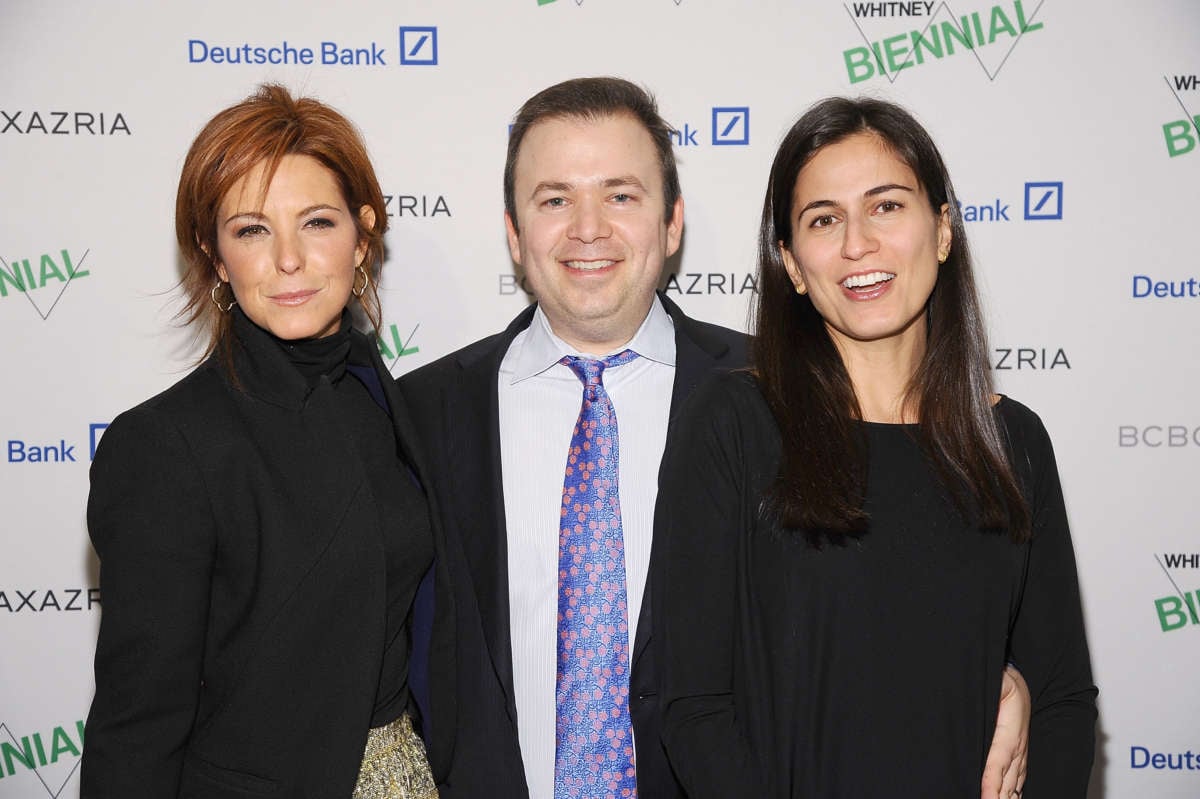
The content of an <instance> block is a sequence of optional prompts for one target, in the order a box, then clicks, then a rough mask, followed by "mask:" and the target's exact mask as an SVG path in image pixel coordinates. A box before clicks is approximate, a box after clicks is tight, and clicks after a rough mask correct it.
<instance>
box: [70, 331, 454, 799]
mask: <svg viewBox="0 0 1200 799" xmlns="http://www.w3.org/2000/svg"><path fill="white" fill-rule="evenodd" d="M241 321H243V322H244V320H241ZM241 327H243V326H239V331H241ZM244 327H247V328H249V332H246V331H241V332H240V333H239V335H241V336H242V339H243V340H244V342H245V346H244V347H238V346H235V348H234V363H235V369H236V374H237V377H238V379H239V381H240V384H241V385H240V387H239V386H235V385H234V384H232V383H231V381H230V379H229V377H228V376H227V374H226V371H225V370H224V369H223V368H222V366H221V365H220V363H219V362H218V360H217V359H215V358H213V359H210V360H208V361H207V362H205V363H204V364H203V365H202V366H200V367H199V368H198V369H196V371H194V372H193V373H192V374H190V375H188V376H187V377H186V378H184V379H183V380H181V381H180V382H179V383H177V384H175V385H174V386H173V387H172V388H170V389H168V390H167V391H165V392H164V393H162V394H160V395H158V396H157V397H154V398H153V399H150V400H148V401H146V402H144V403H142V404H141V405H139V406H137V407H136V408H134V409H132V410H130V411H127V412H126V413H123V414H121V415H120V416H119V417H117V419H116V420H115V421H114V422H113V423H112V425H111V426H110V427H109V428H108V430H107V431H106V432H105V435H104V438H103V440H102V442H101V444H100V447H99V449H98V451H97V453H96V459H95V462H94V463H93V465H92V470H91V476H92V490H91V495H90V497H89V500H88V527H89V532H90V534H91V537H92V541H93V543H94V545H95V548H96V552H97V553H98V554H99V556H100V590H101V596H102V597H103V603H104V606H103V614H102V618H101V624H100V637H99V641H98V643H97V648H96V696H95V700H94V701H93V703H92V708H91V712H90V714H89V716H88V722H87V728H86V734H85V747H84V752H83V766H82V779H81V782H82V788H81V796H82V797H83V799H98V798H99V797H112V798H113V799H129V797H139V799H167V798H168V797H170V798H171V799H174V798H175V797H180V798H181V799H184V798H187V797H196V798H197V799H199V798H200V797H203V799H235V797H237V798H242V797H254V796H278V797H281V798H282V797H287V799H295V798H296V797H313V798H314V799H328V797H349V796H350V794H351V792H352V790H353V788H354V782H355V779H356V776H357V773H358V767H359V764H360V763H361V760H362V755H363V747H364V745H365V743H366V737H367V730H368V727H369V726H370V721H371V715H372V710H373V707H374V702H375V698H376V690H377V688H378V686H379V682H380V666H381V663H382V660H383V652H384V648H385V643H386V642H385V640H384V639H385V634H384V632H385V613H386V609H385V604H386V602H385V598H386V574H385V564H384V553H383V544H382V537H383V535H384V532H385V530H386V529H388V527H387V523H394V520H385V519H381V518H380V517H379V513H378V511H377V506H376V503H375V501H374V499H373V498H372V493H371V487H370V484H369V482H368V479H367V475H366V471H365V469H364V467H363V465H362V462H361V460H360V458H359V456H358V455H357V453H356V452H355V450H354V445H353V442H352V440H351V432H350V430H349V429H348V428H347V427H345V426H344V425H343V424H342V423H341V421H340V420H339V418H338V414H337V413H336V406H335V404H334V396H333V389H332V387H331V386H330V384H329V382H328V380H327V379H324V378H323V379H322V382H321V383H320V384H319V385H318V386H317V387H316V388H315V389H313V390H312V392H311V393H309V390H308V386H307V384H306V382H305V379H304V378H303V377H302V376H301V375H300V373H299V372H298V371H297V370H296V368H295V367H294V366H293V365H292V364H291V363H290V362H289V361H288V359H287V356H286V355H285V354H284V353H283V352H282V350H281V349H280V348H279V347H278V346H277V345H276V344H275V343H274V342H273V341H272V340H271V339H270V338H269V337H267V335H266V334H265V333H263V332H262V331H261V330H259V329H258V328H256V327H254V326H253V325H244ZM355 335H358V334H355ZM367 346H368V349H369V351H370V352H371V353H372V355H373V358H374V361H375V363H374V365H375V368H376V372H377V374H378V375H379V376H380V380H381V381H382V382H383V383H384V392H385V398H386V400H387V402H388V404H389V405H390V408H391V412H392V418H393V421H394V426H395V430H396V435H397V441H398V442H399V446H398V450H399V452H400V453H401V454H402V455H403V456H404V457H406V458H407V460H408V462H409V464H411V466H412V468H413V470H414V471H415V472H416V474H417V475H418V476H419V478H420V479H421V480H422V481H423V480H424V469H423V467H422V464H421V463H420V461H419V460H418V459H417V458H416V457H415V452H414V451H413V450H412V449H411V448H410V447H409V445H408V442H410V441H412V440H413V437H414V436H413V431H412V428H411V423H410V421H409V416H408V413H407V410H406V408H405V405H404V402H403V400H402V398H401V397H400V395H399V393H398V392H397V391H395V388H394V383H393V382H392V381H391V380H390V379H388V378H389V375H388V374H387V371H386V370H385V369H384V367H383V364H382V362H380V361H379V358H378V352H377V351H376V348H375V347H374V346H371V345H370V344H369V343H368V345H367ZM343 379H354V378H352V377H350V376H349V375H347V376H346V377H345V378H343ZM436 520H437V514H436V513H435V514H434V522H435V527H434V540H435V552H437V551H438V550H439V549H440V543H439V542H440V540H441V535H440V530H439V528H438V527H437V526H436ZM438 554H439V555H440V552H438ZM439 602H440V603H441V609H442V611H443V612H449V611H450V608H451V606H450V604H449V597H448V595H442V596H439ZM443 627H448V625H443ZM451 645H452V642H451V641H449V640H448V639H447V637H445V636H442V637H440V638H438V639H436V640H435V641H434V642H433V646H434V650H435V652H436V653H437V656H438V657H440V658H441V659H442V660H440V661H439V662H440V663H442V664H443V665H447V666H448V665H449V664H450V663H451V660H450V658H451V657H452V650H451V649H450V648H449V647H450V646H451ZM439 690H440V692H441V693H443V694H444V693H446V691H445V690H442V689H439ZM439 712H440V713H441V714H442V716H443V717H444V718H449V719H453V696H450V697H449V701H448V702H446V701H444V702H443V704H442V706H441V707H440V708H439ZM451 726H452V725H451V724H446V725H444V733H445V734H444V735H443V736H442V737H441V738H440V739H438V740H435V741H433V742H432V750H433V751H435V752H436V753H437V759H438V760H439V761H441V760H443V759H445V758H448V757H449V756H450V753H451V748H450V746H451V744H450V736H451V735H452V732H453V731H452V729H451Z"/></svg>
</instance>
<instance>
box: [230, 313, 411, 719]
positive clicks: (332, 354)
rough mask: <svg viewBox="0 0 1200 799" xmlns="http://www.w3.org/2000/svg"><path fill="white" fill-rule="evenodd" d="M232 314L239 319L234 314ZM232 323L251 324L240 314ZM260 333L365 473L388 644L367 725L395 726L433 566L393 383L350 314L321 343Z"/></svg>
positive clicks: (403, 704) (403, 705)
mask: <svg viewBox="0 0 1200 799" xmlns="http://www.w3.org/2000/svg"><path fill="white" fill-rule="evenodd" d="M234 313H236V314H241V313H242V312H241V309H240V308H235V309H234ZM238 321H239V322H241V323H242V324H246V323H250V321H249V320H248V319H246V318H245V317H244V315H243V317H242V319H241V320H238ZM250 324H252V323H250ZM258 329H259V330H261V328H258ZM262 332H264V333H266V335H268V336H270V338H271V339H273V340H274V341H275V342H276V343H277V344H278V345H279V347H280V348H281V349H282V350H283V351H284V353H285V354H286V355H287V357H288V360H289V361H291V363H292V365H294V366H295V367H296V370H297V371H298V372H299V373H300V374H301V375H302V376H303V377H304V379H305V381H306V382H307V384H308V388H309V391H310V392H312V391H317V390H320V389H321V386H322V385H323V384H325V383H326V382H327V383H328V384H329V386H330V388H331V389H332V391H333V396H334V399H335V402H336V403H337V405H338V406H339V408H340V409H341V410H342V411H343V413H339V414H338V416H339V418H340V419H341V420H342V422H343V424H344V425H345V428H346V433H347V435H349V436H350V437H351V439H352V440H353V442H354V445H355V449H356V450H357V452H358V454H359V457H360V459H361V461H362V466H363V468H364V471H365V472H366V474H367V482H368V484H369V486H370V489H371V490H370V491H369V492H365V493H364V496H366V497H368V498H369V499H368V500H367V501H373V502H374V503H375V506H376V509H377V512H378V518H379V529H380V530H382V531H383V541H382V542H381V546H382V550H383V556H384V559H385V560H386V565H387V603H388V611H387V628H386V630H385V631H384V635H386V644H385V650H384V657H383V663H382V664H381V669H380V679H379V687H378V691H377V693H376V700H375V712H374V716H373V717H372V719H371V726H372V727H378V726H381V725H383V724H387V723H388V722H390V721H393V720H395V719H396V718H397V717H399V715H400V714H401V713H402V712H403V711H404V710H405V709H407V708H408V705H409V691H408V660H409V642H408V638H409V636H408V634H407V633H408V616H409V610H410V608H411V606H412V602H413V597H414V595H415V594H416V590H417V586H418V584H419V583H420V580H421V578H422V576H424V574H425V572H426V570H427V569H428V568H429V564H430V562H431V561H432V559H433V537H432V533H431V531H430V524H429V512H428V508H427V506H426V501H425V496H424V493H423V492H422V490H421V488H420V487H419V486H418V484H417V482H416V480H415V478H414V477H413V476H412V471H411V469H410V468H409V465H408V464H407V462H405V460H404V458H403V456H402V455H401V453H400V451H399V448H398V446H397V443H396V433H395V429H394V428H393V426H392V422H391V411H390V410H389V409H388V407H387V400H386V395H385V393H384V391H383V387H382V384H383V381H384V380H391V376H390V375H387V374H383V375H380V374H379V372H378V371H377V369H376V367H375V366H374V365H373V364H374V361H373V359H372V358H371V351H370V347H371V346H373V344H372V343H371V340H370V339H369V338H367V337H366V336H364V335H361V334H360V333H358V331H356V330H354V329H353V326H352V324H351V319H350V312H349V311H344V312H343V313H342V319H341V323H340V325H339V327H338V330H337V332H336V333H333V334H331V335H328V336H325V337H323V338H319V339H301V340H296V341H285V340H283V339H280V338H278V337H276V336H274V335H271V334H270V333H268V332H267V331H262ZM347 375H349V376H350V379H346V378H347ZM347 622H348V623H352V620H347Z"/></svg>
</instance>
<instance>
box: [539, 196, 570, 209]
mask: <svg viewBox="0 0 1200 799" xmlns="http://www.w3.org/2000/svg"><path fill="white" fill-rule="evenodd" d="M542 204H543V205H545V206H548V207H550V208H562V207H563V206H564V205H566V204H567V201H566V198H564V197H551V198H549V199H548V200H545V201H544V202H543V203H542Z"/></svg>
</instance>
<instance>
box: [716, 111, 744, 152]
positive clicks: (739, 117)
mask: <svg viewBox="0 0 1200 799" xmlns="http://www.w3.org/2000/svg"><path fill="white" fill-rule="evenodd" d="M712 143H713V144H714V145H722V144H731V145H745V144H749V143H750V108H749V107H748V106H739V107H721V108H717V107H714V108H713V110H712Z"/></svg>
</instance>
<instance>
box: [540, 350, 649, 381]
mask: <svg viewBox="0 0 1200 799" xmlns="http://www.w3.org/2000/svg"><path fill="white" fill-rule="evenodd" d="M636 357H638V354H637V353H636V352H634V351H633V350H621V351H620V352H618V353H617V354H616V355H609V356H608V357H607V358H580V357H579V356H577V355H568V356H567V357H565V358H563V359H562V360H561V361H559V363H561V364H562V365H563V366H566V367H568V368H570V370H571V371H572V372H574V373H575V376H576V377H578V378H579V379H580V380H582V381H583V384H584V385H585V386H596V385H599V384H600V383H602V382H603V379H604V370H605V369H606V368H608V367H610V366H624V365H625V364H627V363H629V362H630V361H632V360H633V359H634V358H636Z"/></svg>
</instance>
